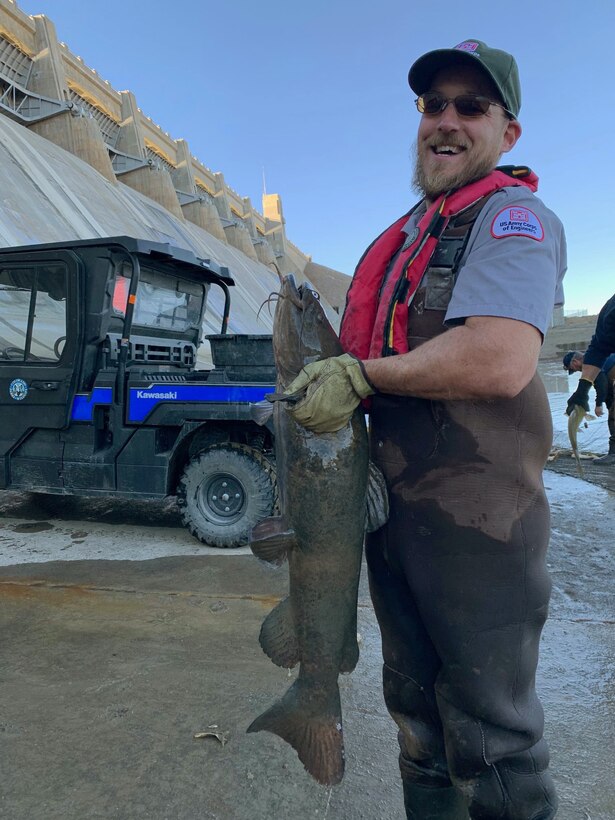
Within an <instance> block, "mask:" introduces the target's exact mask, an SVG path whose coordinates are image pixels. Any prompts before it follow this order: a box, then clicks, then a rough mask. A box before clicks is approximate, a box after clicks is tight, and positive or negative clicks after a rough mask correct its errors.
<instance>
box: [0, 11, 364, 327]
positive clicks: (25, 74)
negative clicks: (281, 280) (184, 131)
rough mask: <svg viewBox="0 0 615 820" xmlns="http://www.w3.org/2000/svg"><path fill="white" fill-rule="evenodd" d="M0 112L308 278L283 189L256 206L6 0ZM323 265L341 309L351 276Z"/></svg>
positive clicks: (125, 184)
mask: <svg viewBox="0 0 615 820" xmlns="http://www.w3.org/2000/svg"><path fill="white" fill-rule="evenodd" d="M0 114H1V115H3V116H0V120H5V119H8V120H10V121H12V122H13V123H17V124H18V125H19V126H20V127H22V128H23V129H25V130H26V131H27V132H28V133H29V134H31V135H37V136H38V137H42V138H43V139H44V140H46V141H48V142H49V143H53V144H54V145H56V146H58V147H59V148H61V149H63V150H64V151H67V152H68V153H69V154H71V155H72V156H73V157H76V158H78V159H79V160H81V161H82V162H84V163H86V164H87V165H89V166H90V167H91V168H92V169H94V170H95V171H96V172H97V174H98V175H99V176H100V177H101V178H102V179H104V180H105V182H106V183H107V184H108V185H109V186H111V187H112V188H114V189H116V190H117V191H120V190H123V189H125V188H129V189H131V190H133V191H135V192H136V193H138V194H140V195H142V196H144V197H147V198H148V199H149V200H151V201H153V202H155V203H157V204H158V205H159V206H161V207H162V208H163V209H164V210H165V212H167V213H168V214H169V215H170V217H171V218H172V219H173V220H177V221H178V223H181V224H183V225H192V226H196V227H197V228H198V229H200V230H201V231H203V232H205V233H206V234H207V235H208V237H211V238H213V239H214V240H215V241H216V242H217V243H220V244H221V245H224V246H227V247H228V248H229V249H234V250H236V251H239V252H240V253H241V254H242V257H245V258H246V259H247V260H250V261H251V262H252V263H254V265H256V266H257V267H261V266H262V267H264V268H266V269H268V270H269V271H273V272H277V273H282V274H286V273H294V274H295V275H297V276H299V277H303V276H305V275H306V274H305V271H306V266H307V265H308V264H309V263H311V261H312V260H311V257H310V256H309V255H308V254H305V253H304V252H303V251H301V250H300V249H299V248H298V247H297V246H296V245H294V244H293V243H292V242H290V240H289V239H288V238H287V236H286V222H285V219H284V214H283V208H282V201H281V198H280V196H279V195H278V194H265V195H264V196H263V201H262V213H261V212H259V211H258V210H256V209H255V208H254V207H253V205H252V203H251V201H250V198H249V197H243V196H241V195H240V194H239V193H237V192H236V191H235V190H233V189H232V188H231V187H230V186H229V185H228V184H227V183H226V181H225V179H224V175H223V174H222V173H221V172H215V171H212V170H211V169H210V168H208V167H207V165H205V164H204V163H203V162H202V161H201V160H200V159H198V158H197V157H195V156H194V155H193V154H192V152H191V150H190V146H189V144H188V142H187V141H186V140H185V139H175V138H173V137H172V136H171V135H170V134H169V133H167V132H166V131H164V130H163V129H162V128H160V126H159V125H157V124H156V123H154V122H153V121H152V120H151V118H149V117H148V116H146V114H145V113H144V112H143V111H142V110H141V108H140V107H139V105H138V101H137V98H136V96H135V94H133V93H132V92H131V91H117V90H115V89H114V88H113V87H112V86H111V85H110V83H109V82H108V81H107V80H105V79H104V78H103V77H101V76H100V75H99V74H98V73H97V72H96V71H95V70H94V69H91V68H89V67H88V66H87V65H86V64H85V63H84V61H83V60H82V59H81V57H79V56H78V55H76V54H74V53H73V52H72V51H71V50H70V49H69V48H68V46H67V45H66V44H65V43H63V42H62V41H61V40H59V39H58V36H57V34H56V30H55V26H54V24H53V22H52V21H51V20H49V19H48V18H47V17H44V16H42V15H34V16H30V15H28V14H25V13H24V12H23V11H22V10H21V9H20V8H19V6H18V5H17V3H16V2H14V0H0ZM12 133H13V137H12V140H13V141H14V140H15V139H17V136H16V134H17V132H12ZM24 140H25V141H26V142H28V139H27V138H25V137H24ZM30 144H31V145H36V146H38V147H40V146H42V143H30ZM36 150H39V148H37V149H36ZM43 153H45V152H44V151H43ZM106 199H107V200H109V197H106ZM121 200H122V197H119V199H118V203H119V202H120V201H121ZM117 207H118V208H119V209H120V210H121V209H122V208H121V206H120V205H119V204H118V206H117ZM62 238H63V237H59V239H60V240H61V239H62ZM83 238H85V237H83ZM207 241H209V240H207ZM218 261H222V260H218ZM326 270H327V271H330V273H328V275H327V277H325V278H324V279H323V283H324V284H325V285H326V281H327V279H328V281H330V282H331V283H332V287H331V288H330V293H327V292H325V291H323V292H321V295H322V296H323V297H324V298H325V299H326V300H328V301H329V303H330V304H331V305H332V306H333V308H335V309H336V310H337V311H339V310H340V308H343V304H344V296H345V293H346V290H347V287H348V284H349V283H350V278H349V277H347V276H345V275H344V274H342V273H340V272H339V271H332V270H331V269H326ZM231 273H233V274H235V270H233V268H231Z"/></svg>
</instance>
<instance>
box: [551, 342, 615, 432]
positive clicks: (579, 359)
mask: <svg viewBox="0 0 615 820" xmlns="http://www.w3.org/2000/svg"><path fill="white" fill-rule="evenodd" d="M562 364H563V366H564V370H566V371H567V373H568V375H569V376H571V375H572V374H573V373H580V372H581V370H582V369H583V354H582V353H581V352H580V351H579V350H569V351H568V353H565V354H564V356H563V358H562ZM594 389H595V391H596V406H595V412H596V415H597V416H602V415H604V408H603V406H602V405H603V404H605V403H606V405H607V408H608V407H609V406H610V404H609V402H608V389H609V382H608V378H607V375H606V373H605V371H604V368H603V369H602V370H601V371H600V373H598V375H597V376H596V380H595V382H594ZM611 392H612V391H611ZM611 398H612V395H611Z"/></svg>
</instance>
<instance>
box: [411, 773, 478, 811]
mask: <svg viewBox="0 0 615 820" xmlns="http://www.w3.org/2000/svg"><path fill="white" fill-rule="evenodd" d="M403 786H404V808H405V809H406V818H408V820H469V817H470V815H469V814H468V810H467V808H466V804H465V801H464V799H463V798H462V796H461V794H460V793H459V792H458V791H457V789H455V788H454V787H453V786H448V787H446V788H440V789H438V788H432V787H430V786H419V785H418V784H417V783H413V782H412V781H409V780H404V781H403Z"/></svg>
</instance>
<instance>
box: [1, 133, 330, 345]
mask: <svg viewBox="0 0 615 820" xmlns="http://www.w3.org/2000/svg"><path fill="white" fill-rule="evenodd" d="M0 191H1V192H2V200H1V206H0V245H2V246H14V245H30V244H37V243H42V242H61V241H65V240H73V239H87V238H91V237H101V236H119V235H128V236H134V237H138V238H143V239H150V240H153V241H156V242H168V243H170V244H172V245H176V246H179V247H182V248H187V249H190V250H192V251H193V252H194V253H195V254H196V255H197V256H199V257H202V258H209V259H214V260H215V261H216V262H218V263H219V264H221V265H226V266H228V268H229V269H230V271H231V275H232V276H233V277H234V279H235V282H236V287H235V288H233V289H232V310H231V316H230V322H229V332H231V333H239V332H241V333H269V332H270V330H271V326H272V317H273V309H271V310H269V309H268V308H267V307H264V308H263V309H262V310H259V309H260V308H261V305H262V304H263V303H264V302H265V301H266V300H267V299H268V297H269V295H270V294H271V293H272V292H275V291H276V290H277V289H278V277H277V275H276V273H275V271H273V270H271V269H270V268H268V267H267V266H265V265H264V264H262V263H260V262H258V261H256V260H253V259H251V258H249V257H248V256H247V255H246V254H244V253H243V252H242V251H240V250H238V249H237V248H234V247H232V246H231V245H228V244H226V243H225V242H222V241H221V240H219V239H217V238H216V237H214V236H212V235H211V234H210V233H208V232H207V231H206V230H204V229H203V228H201V227H199V226H198V225H195V224H194V223H192V222H188V221H187V220H183V219H179V218H177V217H176V216H174V215H173V214H171V213H170V212H169V211H168V210H167V209H166V208H164V207H163V206H162V205H159V204H158V203H157V202H155V201H154V200H153V199H150V198H149V197H147V196H144V195H143V194H141V193H139V192H138V191H136V190H134V189H133V188H129V187H128V186H127V185H124V184H123V183H121V182H115V183H112V182H110V181H108V180H107V179H106V178H105V177H103V176H102V175H101V174H100V173H98V172H97V171H96V170H94V168H92V167H91V166H90V165H88V164H87V163H85V162H83V161H82V160H80V159H78V158H77V157H75V156H74V155H72V154H70V153H68V152H67V151H65V150H64V149H63V148H60V147H58V146H57V145H55V144H54V143H52V142H50V141H49V140H46V139H44V138H42V137H39V136H38V135H37V134H35V133H33V132H32V131H29V130H28V129H26V128H24V127H23V126H21V125H19V124H17V123H14V122H12V121H11V120H9V119H8V118H7V117H0ZM213 290H216V289H213ZM213 290H212V300H215V299H217V298H218V294H216V293H214V292H213ZM212 308H213V310H212V312H211V313H210V319H209V320H208V322H209V324H208V326H207V327H206V328H205V332H206V333H215V332H218V330H219V319H220V317H221V313H220V309H219V308H221V304H216V302H215V301H212ZM330 314H331V318H332V319H333V320H334V321H335V318H336V316H337V314H335V313H334V312H333V311H330Z"/></svg>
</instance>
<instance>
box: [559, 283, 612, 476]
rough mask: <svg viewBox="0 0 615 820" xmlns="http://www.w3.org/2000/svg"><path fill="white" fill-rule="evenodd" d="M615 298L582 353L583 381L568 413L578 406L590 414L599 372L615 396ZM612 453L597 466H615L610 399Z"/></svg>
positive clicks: (610, 444) (567, 408)
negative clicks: (594, 386) (591, 394)
mask: <svg viewBox="0 0 615 820" xmlns="http://www.w3.org/2000/svg"><path fill="white" fill-rule="evenodd" d="M614 351H615V295H613V296H611V298H610V299H609V300H608V301H607V302H606V303H605V304H604V305H603V306H602V308H601V310H600V313H599V314H598V319H597V321H596V328H595V330H594V335H593V336H592V338H591V341H590V343H589V347H588V348H587V350H586V351H585V353H584V354H583V362H582V365H581V378H580V379H579V383H578V385H577V389H576V390H575V391H574V393H573V394H572V395H571V396H570V398H569V399H568V404H567V407H566V413H567V414H568V415H570V413H571V412H572V410H573V409H574V406H575V404H578V405H580V406H581V407H583V408H584V409H585V411H586V412H589V390H590V388H591V387H592V385H593V384H594V383H595V382H596V380H597V379H599V378H600V373H601V372H603V373H606V376H607V379H608V381H609V383H610V389H611V397H612V394H613V380H614V378H615V358H613V352H614ZM608 421H609V451H608V453H607V454H606V455H605V456H601V457H600V458H595V459H594V463H597V464H604V465H607V464H615V408H614V407H613V400H612V398H611V405H610V406H609V416H608Z"/></svg>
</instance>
